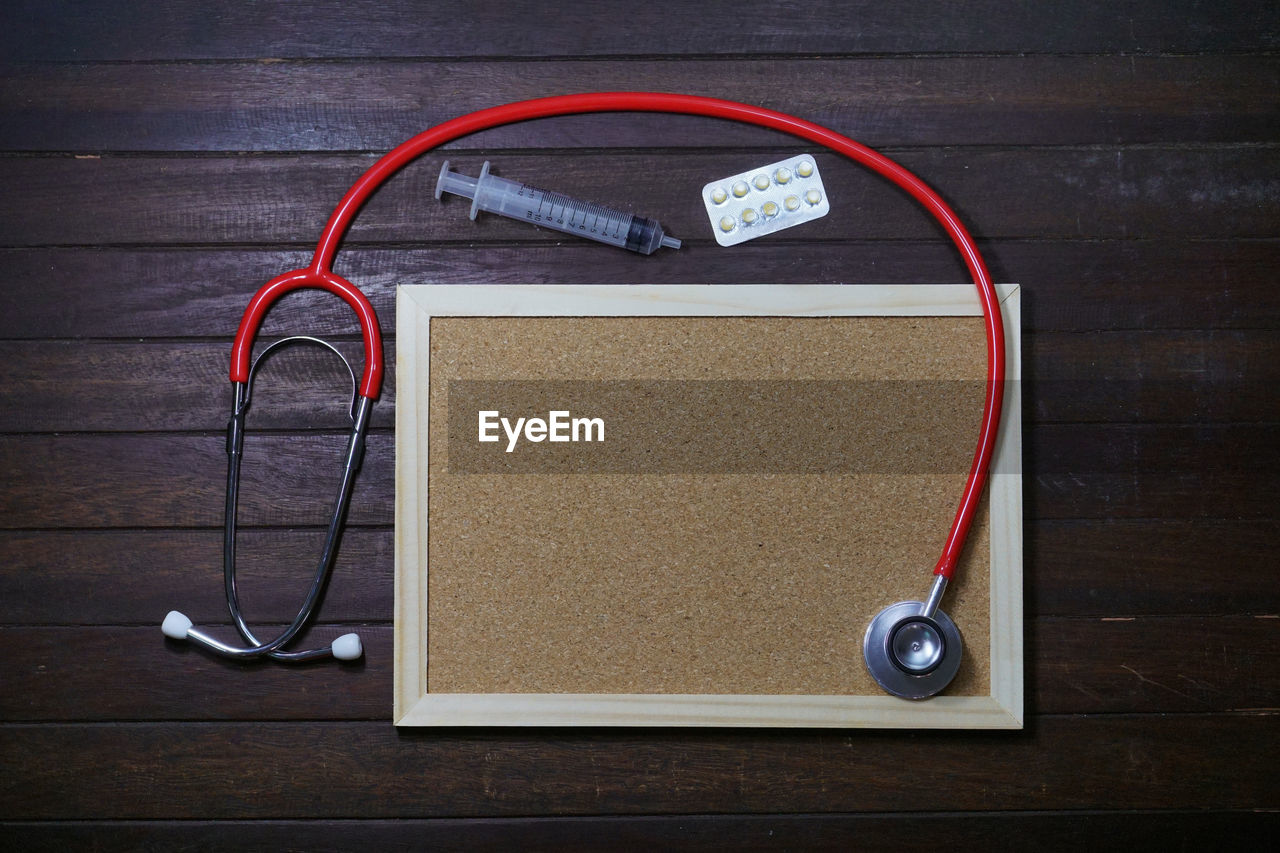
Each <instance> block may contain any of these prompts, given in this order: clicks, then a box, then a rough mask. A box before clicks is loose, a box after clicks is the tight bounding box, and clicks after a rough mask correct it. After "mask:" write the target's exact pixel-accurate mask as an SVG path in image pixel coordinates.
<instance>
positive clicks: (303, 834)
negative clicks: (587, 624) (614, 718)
mask: <svg viewBox="0 0 1280 853" xmlns="http://www.w3.org/2000/svg"><path fill="white" fill-rule="evenodd" d="M1277 830H1280V815H1277V814H1276V813H1275V812H1254V811H1199V810H1196V811H1186V812H1174V811H1156V812H1150V811H1148V812H1100V811H1081V812H1057V813H1055V812H1028V813H1019V812H995V813H980V812H969V813H941V812H925V813H920V812H911V813H897V814H868V815H848V814H824V815H818V814H807V815H794V814H773V815H678V816H658V815H654V816H628V817H580V818H565V817H515V818H434V819H428V820H360V819H354V820H351V819H348V820H342V819H336V820H335V819H327V820H306V821H286V820H264V821H209V820H196V821H86V822H83V823H81V822H69V821H67V822H49V823H37V822H13V823H9V824H8V825H7V826H6V827H5V832H6V835H7V837H8V838H10V839H11V841H12V842H13V844H14V846H15V847H16V848H17V849H21V850H26V851H30V853H40V851H46V850H47V851H53V853H62V851H65V850H81V849H89V848H92V849H94V850H98V851H112V850H128V851H133V850H139V849H180V848H182V847H183V846H190V847H198V848H201V849H205V848H209V849H214V848H219V847H225V846H233V847H235V849H236V850H239V851H243V853H256V851H262V853H274V851H277V850H280V849H282V848H288V847H290V846H292V847H294V848H297V849H305V850H319V849H350V848H353V847H362V846H371V847H376V848H377V849H379V850H382V851H387V853H396V851H418V850H423V849H427V848H430V849H455V848H456V849H463V848H465V849H469V850H472V849H478V850H505V849H509V848H510V847H511V846H513V845H514V844H517V843H518V845H519V847H520V849H521V850H529V851H538V850H549V851H557V853H560V851H564V853H571V852H572V851H578V850H582V851H596V850H600V849H601V848H602V847H608V848H611V849H627V850H631V849H637V850H638V849H661V850H668V851H703V850H738V851H752V850H777V849H780V848H781V849H788V850H853V849H862V850H869V849H875V850H902V851H922V853H929V851H934V850H939V849H943V848H945V847H946V846H948V845H952V846H955V847H957V848H959V849H969V850H990V851H1006V852H1007V853H1018V851H1025V850H1052V849H1065V848H1071V849H1080V850H1135V849H1142V848H1144V847H1149V848H1151V849H1162V850H1173V849H1179V848H1183V847H1185V848H1189V849H1201V850H1207V849H1212V848H1217V847H1230V848H1235V849H1244V848H1255V847H1265V843H1264V842H1265V840H1270V839H1271V838H1274V837H1275V833H1276V831H1277Z"/></svg>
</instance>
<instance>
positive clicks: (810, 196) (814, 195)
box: [804, 190, 822, 204]
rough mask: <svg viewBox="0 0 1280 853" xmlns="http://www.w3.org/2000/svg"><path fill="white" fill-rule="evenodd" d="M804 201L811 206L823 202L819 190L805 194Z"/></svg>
mask: <svg viewBox="0 0 1280 853" xmlns="http://www.w3.org/2000/svg"><path fill="white" fill-rule="evenodd" d="M804 200H805V201H807V202H809V204H817V203H818V202H820V201H822V193H820V192H818V191H817V190H809V191H808V192H807V193H805V194H804Z"/></svg>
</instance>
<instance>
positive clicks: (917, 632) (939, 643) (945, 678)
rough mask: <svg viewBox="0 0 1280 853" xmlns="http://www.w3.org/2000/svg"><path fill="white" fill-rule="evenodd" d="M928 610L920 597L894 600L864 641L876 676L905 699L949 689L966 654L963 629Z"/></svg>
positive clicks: (935, 612)
mask: <svg viewBox="0 0 1280 853" xmlns="http://www.w3.org/2000/svg"><path fill="white" fill-rule="evenodd" d="M924 613H925V604H924V602H921V601H900V602H898V603H897V604H892V605H890V606H888V607H886V608H885V609H884V610H881V611H880V612H879V613H878V614H877V615H876V618H875V619H872V620H871V624H870V625H869V626H867V633H866V636H865V637H864V638H863V641H862V656H863V657H864V658H865V659H866V662H867V669H868V670H870V672H871V677H872V678H874V679H875V680H876V682H877V683H878V684H879V685H880V686H881V687H883V688H884V689H885V690H887V691H888V692H890V693H892V694H893V695H894V696H901V697H902V698H904V699H925V698H927V697H929V696H932V695H934V694H935V693H937V692H939V691H940V690H942V689H943V688H945V687H946V686H947V685H948V684H950V683H951V679H953V678H955V677H956V672H958V671H959V669H960V658H961V657H962V655H963V652H964V644H963V643H962V642H961V640H960V630H959V629H958V628H956V623H955V622H952V621H951V618H950V617H949V616H947V614H945V613H943V612H942V611H941V610H936V609H935V610H934V612H933V615H932V616H925V615H924Z"/></svg>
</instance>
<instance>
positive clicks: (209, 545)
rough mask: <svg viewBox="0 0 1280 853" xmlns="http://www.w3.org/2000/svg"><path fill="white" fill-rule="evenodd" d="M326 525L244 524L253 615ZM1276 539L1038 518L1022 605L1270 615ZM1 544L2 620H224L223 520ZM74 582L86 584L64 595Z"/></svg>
mask: <svg viewBox="0 0 1280 853" xmlns="http://www.w3.org/2000/svg"><path fill="white" fill-rule="evenodd" d="M321 536H322V532H321V531H319V530H288V529H286V530H280V529H258V530H246V531H243V532H242V533H241V535H240V539H239V550H238V557H239V565H240V588H241V590H242V598H243V601H244V606H245V608H246V612H247V613H248V614H249V616H250V617H251V618H253V619H254V620H256V621H265V622H281V621H287V620H289V619H291V618H292V617H293V615H294V614H295V613H296V612H297V607H298V601H299V598H298V596H299V595H300V593H301V592H302V590H303V589H304V588H305V584H306V582H307V579H308V577H309V576H310V573H311V572H312V571H313V569H314V566H313V565H312V562H311V561H312V560H313V559H314V556H315V555H316V554H317V553H318V551H317V548H318V545H319V542H320V538H321ZM1277 537H1280V522H1276V521H1222V520H1208V521H1201V520H1197V521H1117V520H1110V521H1105V522H1098V521H1035V522H1032V523H1029V524H1028V525H1027V528H1026V543H1027V544H1026V572H1027V578H1026V585H1025V590H1026V592H1025V595H1026V607H1027V612H1028V615H1039V616H1095V617H1097V616H1121V617H1124V616H1142V615H1161V614H1168V615H1188V616H1190V615H1199V616H1208V615H1214V614H1255V615H1267V614H1273V613H1277V612H1280V591H1277V589H1276V584H1275V573H1274V571H1273V570H1272V567H1271V561H1270V559H1269V555H1270V552H1271V549H1272V548H1273V547H1274V543H1275V542H1276V541H1277ZM391 543H392V531H391V529H390V528H389V527H381V528H372V529H365V528H355V529H348V531H347V533H346V535H345V536H344V537H343V541H342V549H341V551H340V552H339V555H338V560H337V564H336V567H335V569H334V575H333V580H332V582H331V583H330V585H329V588H328V591H327V593H326V595H325V603H324V606H323V608H322V610H321V613H322V615H323V616H324V617H325V618H327V619H329V620H331V621H341V622H365V621H370V620H373V621H381V622H386V621H389V620H390V618H391V607H392V589H391V586H392V583H391V578H392V550H391ZM0 554H3V555H4V560H3V561H0V624H19V625H71V624H86V625H131V624H132V625H136V624H150V623H152V622H155V621H156V620H157V619H159V618H161V617H162V616H163V615H164V613H166V612H167V611H168V610H170V609H173V608H175V607H176V608H180V609H182V610H183V612H185V613H187V614H188V615H189V616H191V617H192V618H193V619H195V620H196V621H198V622H208V623H218V622H221V621H223V620H225V618H226V616H225V613H226V603H225V601H224V599H223V594H222V584H221V582H220V581H221V577H222V573H221V566H222V537H221V531H220V530H213V529H207V530H171V529H164V528H160V529H155V530H70V531H30V532H22V531H18V532H0ZM1217 567H1224V569H1225V570H1222V571H1218V570H1216V569H1217ZM133 578H138V579H145V582H139V583H134V582H132V581H131V579H133ZM75 590H93V594H92V595H74V594H70V593H69V591H75Z"/></svg>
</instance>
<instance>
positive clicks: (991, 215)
mask: <svg viewBox="0 0 1280 853" xmlns="http://www.w3.org/2000/svg"><path fill="white" fill-rule="evenodd" d="M780 150H783V151H785V150H787V149H786V148H784V147H783V146H779V147H777V148H766V149H760V150H756V151H753V152H751V153H745V154H744V153H736V154H734V153H723V152H704V151H691V152H685V153H683V154H682V155H681V156H680V157H676V158H673V157H671V156H669V155H668V154H660V153H632V152H629V151H623V152H590V153H586V152H576V151H562V152H559V153H558V154H557V153H554V152H551V153H545V154H536V155H535V154H525V153H516V152H509V153H505V154H502V155H501V156H500V157H498V156H497V155H495V156H494V160H495V172H496V173H498V174H501V175H504V176H507V177H510V178H513V179H516V180H519V181H522V182H525V183H529V184H533V185H535V186H543V187H547V188H549V189H554V190H557V191H560V192H565V193H568V194H570V195H574V196H577V197H579V198H583V199H587V200H590V201H596V202H602V203H606V204H611V205H613V206H615V207H623V208H627V209H629V210H634V211H638V212H641V213H643V214H645V215H649V216H654V217H656V218H658V219H660V220H661V221H662V223H663V225H664V226H665V227H666V228H667V231H668V233H670V234H673V235H675V236H677V237H679V238H682V239H687V240H689V243H688V245H687V246H686V247H685V248H682V249H681V250H680V251H679V254H680V256H681V260H682V262H685V263H691V262H694V261H696V260H698V259H704V262H705V263H706V264H708V265H710V264H714V263H717V262H718V261H719V260H720V259H722V258H723V257H724V256H725V253H724V252H723V251H722V250H721V248H720V247H719V246H716V245H715V244H714V242H713V241H712V239H711V237H710V234H709V233H708V229H709V228H710V226H709V224H708V222H707V219H706V212H705V210H704V209H703V208H702V205H701V204H698V203H697V199H698V192H699V190H700V188H701V187H702V185H703V184H704V183H705V182H706V181H707V179H708V177H711V178H714V177H715V176H717V175H732V174H735V173H736V172H739V171H741V170H742V169H743V168H750V167H751V165H752V164H758V163H761V162H769V161H770V160H774V159H777V157H778V156H779V151H780ZM791 150H794V147H792V148H791ZM887 153H889V154H890V155H891V156H895V157H896V158H897V159H898V160H899V161H900V162H901V163H902V165H904V166H905V167H907V168H908V169H911V170H912V171H914V172H916V173H917V174H918V175H919V176H920V177H921V178H922V179H923V180H925V181H927V182H928V183H930V184H932V185H934V186H936V187H939V188H940V189H941V190H942V192H943V193H944V194H945V195H946V196H947V197H948V198H950V199H954V200H955V202H956V206H957V209H958V213H959V214H960V215H961V217H962V218H963V219H964V220H965V221H966V224H967V225H968V226H969V228H970V230H971V231H973V232H974V233H975V234H977V235H978V236H979V237H982V238H985V239H993V238H1013V237H1016V238H1037V237H1052V238H1069V239H1088V238H1125V239H1129V238H1134V237H1144V238H1156V237H1195V238H1197V239H1204V238H1218V237H1238V238H1248V237H1274V236H1276V235H1277V232H1276V222H1277V221H1280V191H1278V190H1277V183H1278V181H1280V179H1277V178H1275V177H1274V174H1273V170H1272V168H1271V167H1272V165H1273V163H1274V161H1275V150H1274V149H1273V148H1272V147H1271V146H1241V147H1236V146H1226V147H1220V146H1216V147H1190V146H1188V147H1182V146H1179V147H1164V146H1160V147H1142V148H1105V147H1103V148H1099V147H1088V148H1052V149H1041V148H1030V149H1003V148H959V149H952V148H948V149H945V150H942V149H902V150H894V151H890V152H887ZM451 156H453V158H454V160H455V161H456V165H457V167H458V168H460V169H463V170H464V171H468V172H471V173H475V172H476V171H477V170H478V169H479V167H480V164H481V162H482V160H484V159H485V156H487V155H476V154H458V153H455V154H452V155H451ZM837 158H838V155H835V154H830V155H828V154H819V155H817V160H818V162H819V164H820V168H821V169H822V171H823V180H824V183H825V184H826V187H827V192H828V194H829V195H830V197H831V198H832V199H834V200H835V201H836V203H837V204H838V205H840V209H841V211H842V214H843V215H841V216H827V217H824V218H822V219H819V220H816V221H814V222H811V223H807V224H806V226H805V227H804V228H797V229H789V230H787V231H784V232H779V233H778V234H777V235H774V237H773V238H772V239H771V241H770V242H771V243H773V244H774V245H775V246H782V245H784V244H786V245H790V244H793V243H798V242H804V241H813V240H842V239H848V238H850V237H857V238H859V239H927V238H932V237H935V236H936V235H937V233H938V231H937V225H936V224H935V223H934V222H933V220H932V219H931V218H930V217H929V216H928V215H927V214H926V213H924V212H923V211H922V210H920V209H918V208H917V207H916V206H915V205H913V204H911V203H909V202H908V201H906V200H905V199H904V198H903V196H902V195H901V193H899V192H898V191H897V190H896V189H895V188H892V187H890V186H889V185H888V184H887V183H885V182H884V181H883V180H881V179H879V178H877V177H876V176H874V175H872V174H870V173H868V172H865V171H863V170H860V169H858V168H856V167H854V166H853V165H852V164H849V163H845V162H841V161H839V160H838V159H837ZM374 159H375V158H374V157H373V156H372V155H354V154H343V155H319V154H301V155H285V154H276V155H267V154H264V155H255V156H248V157H245V156H209V157H190V158H188V157H183V158H169V157H153V156H136V157H134V156H104V157H100V158H88V159H84V158H80V159H77V158H70V157H16V158H15V157H10V158H0V184H3V185H4V186H7V187H8V188H9V200H10V203H9V204H8V205H6V206H5V207H4V208H3V209H0V233H3V234H4V235H5V237H4V241H5V243H6V244H7V245H9V246H31V245H104V244H134V243H147V244H160V243H187V244H192V243H195V244H214V243H241V244H244V243H280V242H287V241H291V240H302V241H304V244H305V243H310V241H311V240H312V239H314V238H315V236H317V235H318V234H319V231H320V228H321V226H322V225H323V223H324V222H325V220H326V219H327V218H328V215H329V213H330V212H331V210H332V205H334V204H336V203H337V201H338V200H339V199H341V197H342V195H343V193H345V192H346V190H347V188H348V187H349V186H350V185H351V183H353V182H354V181H355V180H356V179H357V178H358V177H359V176H360V174H361V173H362V172H363V171H364V170H365V169H367V168H368V167H369V166H371V165H372V164H373V162H374ZM440 162H441V159H440V157H439V156H438V155H436V156H430V157H426V158H423V159H421V160H419V161H417V162H415V163H413V164H411V165H410V166H408V167H406V169H405V170H404V171H403V172H401V173H400V174H398V175H396V176H395V177H394V178H392V179H391V180H390V181H388V183H387V184H386V185H385V186H384V187H383V188H382V189H381V190H380V191H379V192H378V194H377V196H376V197H375V198H373V199H372V200H371V201H370V202H369V204H368V205H367V206H366V207H365V208H364V209H363V210H362V212H361V214H360V216H359V218H358V219H357V220H356V222H355V224H354V226H353V228H352V231H351V239H352V241H353V242H359V243H385V242H394V243H406V242H408V243H415V242H421V241H424V240H432V241H467V242H468V243H471V244H474V243H476V242H486V243H487V242H509V241H516V242H521V243H530V244H538V243H543V244H546V243H550V242H563V240H564V239H565V238H564V235H562V234H559V233H558V232H551V231H546V230H544V229H538V228H531V227H529V226H528V225H526V224H525V223H523V222H516V221H513V220H510V219H506V218H503V217H497V216H485V217H481V218H480V219H479V220H478V221H476V222H472V221H470V220H469V219H468V218H467V216H466V211H467V205H466V204H464V203H462V202H461V201H458V199H457V198H456V197H453V198H452V199H451V201H450V202H447V203H440V202H437V201H435V200H434V199H433V198H432V194H433V193H434V187H435V182H436V178H437V175H438V173H439V168H440ZM655 172H661V173H662V174H663V175H664V176H665V180H663V181H652V180H641V181H636V180H635V177H636V176H641V175H649V174H653V173H655ZM122 198H127V199H129V200H130V203H129V205H128V207H127V208H124V212H123V214H122V208H121V204H120V200H121V199H122ZM1045 199H1053V200H1054V203H1052V204H1046V203H1045V202H1044V200H1045ZM134 212H136V213H134ZM610 254H619V253H617V252H611V253H610ZM672 254H675V253H672ZM686 259H687V260H686ZM642 260H645V259H644V258H643V257H641V256H636V258H634V259H633V263H634V262H638V261H642Z"/></svg>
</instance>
